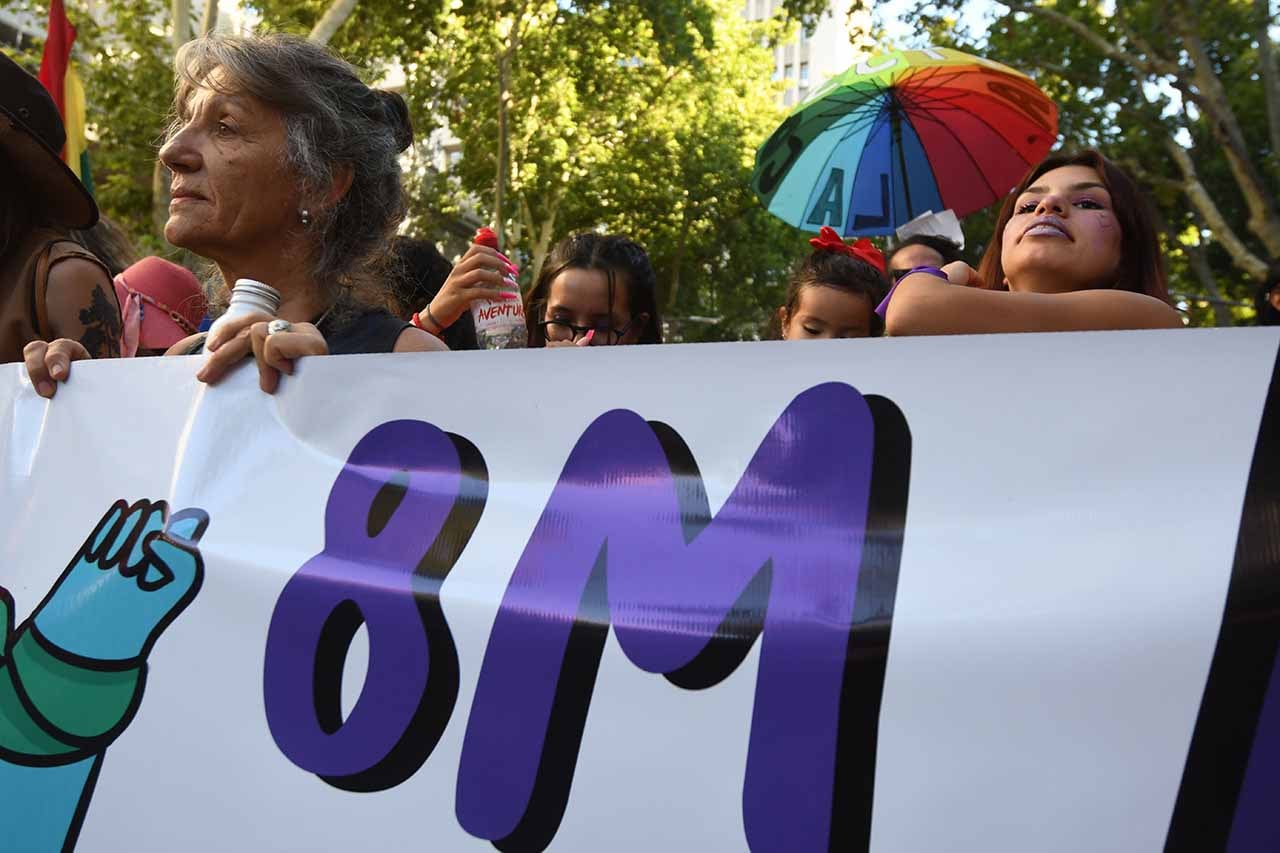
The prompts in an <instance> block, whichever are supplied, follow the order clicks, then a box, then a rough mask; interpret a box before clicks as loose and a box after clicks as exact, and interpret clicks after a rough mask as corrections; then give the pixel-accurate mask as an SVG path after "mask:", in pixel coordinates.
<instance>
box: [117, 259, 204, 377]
mask: <svg viewBox="0 0 1280 853" xmlns="http://www.w3.org/2000/svg"><path fill="white" fill-rule="evenodd" d="M114 283H115V288H116V298H117V299H118V300H119V301H120V315H121V317H122V319H123V321H124V334H123V336H122V339H121V355H123V356H125V357H126V358H132V357H133V356H151V355H164V354H165V352H166V351H167V350H168V349H169V347H171V346H173V345H174V344H176V343H178V342H179V341H181V340H183V339H184V338H187V337H189V336H190V335H194V334H195V333H196V328H197V327H198V326H199V325H200V320H201V318H202V317H204V312H205V309H206V303H205V297H204V290H203V289H202V288H201V287H200V281H199V280H198V279H197V278H196V277H195V274H194V273H192V272H191V270H189V269H187V268H186V267H180V266H178V265H177V264H175V263H171V262H169V261H166V260H164V259H163V258H156V257H150V258H143V259H142V260H140V261H138V262H137V263H136V264H134V265H133V266H131V267H129V268H128V269H127V270H125V271H124V272H122V273H120V274H119V275H117V276H116V277H115V281H114Z"/></svg>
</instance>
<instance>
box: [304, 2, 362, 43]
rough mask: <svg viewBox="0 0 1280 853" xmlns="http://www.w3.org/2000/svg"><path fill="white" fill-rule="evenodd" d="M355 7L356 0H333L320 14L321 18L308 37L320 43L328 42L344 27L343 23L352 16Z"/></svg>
mask: <svg viewBox="0 0 1280 853" xmlns="http://www.w3.org/2000/svg"><path fill="white" fill-rule="evenodd" d="M355 8H356V0H333V2H332V3H330V4H329V8H328V9H325V10H324V14H323V15H321V16H320V20H318V21H316V25H315V26H314V27H312V28H311V32H310V33H309V34H308V35H307V38H308V39H310V40H311V41H314V42H319V43H320V44H328V43H329V40H330V39H332V38H333V36H334V34H335V33H337V32H338V30H340V29H342V25H343V24H345V23H346V22H347V19H348V18H350V17H351V13H352V12H354V11H355Z"/></svg>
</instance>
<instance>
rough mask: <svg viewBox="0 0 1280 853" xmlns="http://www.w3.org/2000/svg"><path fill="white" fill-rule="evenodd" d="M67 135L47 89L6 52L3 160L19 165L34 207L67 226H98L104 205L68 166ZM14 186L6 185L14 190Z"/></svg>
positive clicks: (0, 88)
mask: <svg viewBox="0 0 1280 853" xmlns="http://www.w3.org/2000/svg"><path fill="white" fill-rule="evenodd" d="M66 140H67V132H66V130H65V129H64V128H63V125H62V117H61V116H59V115H58V107H57V106H56V105H55V104H54V103H53V98H50V97H49V93H48V92H46V91H45V89H44V86H42V85H41V84H40V81H39V80H37V79H36V78H35V77H32V76H31V75H30V74H28V73H27V72H26V71H24V70H22V68H21V66H19V65H18V64H17V63H16V62H14V61H13V60H12V59H10V58H9V57H7V56H5V55H4V54H3V53H0V156H3V157H5V158H6V159H7V160H8V161H9V162H10V163H12V164H13V166H14V170H15V171H16V173H17V175H18V177H19V179H20V180H21V182H22V188H21V190H20V191H21V192H23V193H24V194H25V195H26V196H27V198H28V200H29V203H30V204H31V206H33V207H35V208H36V209H38V210H39V211H40V213H41V214H42V215H41V216H37V217H36V219H42V220H47V221H49V222H52V223H53V224H55V225H62V226H64V227H67V228H92V227H93V225H94V224H95V223H96V222H97V221H98V206H97V205H96V204H94V202H93V196H91V195H89V191H88V190H86V189H85V187H84V184H82V183H80V179H79V178H77V177H76V173H75V172H73V171H71V169H69V168H67V164H66V163H64V162H62V155H61V153H60V152H61V151H62V146H63V145H64V144H65V143H66ZM14 189H16V188H14V187H0V192H4V191H10V192H12V191H13V190H14Z"/></svg>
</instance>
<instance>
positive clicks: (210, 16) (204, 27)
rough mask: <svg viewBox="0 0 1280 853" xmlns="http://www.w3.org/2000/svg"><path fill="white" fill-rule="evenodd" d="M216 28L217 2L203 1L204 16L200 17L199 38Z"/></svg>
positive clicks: (214, 0) (215, 0) (213, 0)
mask: <svg viewBox="0 0 1280 853" xmlns="http://www.w3.org/2000/svg"><path fill="white" fill-rule="evenodd" d="M216 26H218V0H204V14H202V15H201V16H200V36H201V38H203V37H204V36H207V35H209V33H211V32H213V29H214V27H216Z"/></svg>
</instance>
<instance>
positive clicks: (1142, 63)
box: [1001, 0, 1182, 77]
mask: <svg viewBox="0 0 1280 853" xmlns="http://www.w3.org/2000/svg"><path fill="white" fill-rule="evenodd" d="M1001 2H1002V3H1003V4H1004V5H1006V6H1008V7H1009V8H1010V9H1013V10H1014V11H1016V12H1026V13H1027V14H1029V15H1039V16H1040V17H1042V18H1044V19H1046V20H1049V21H1052V22H1053V23H1055V24H1057V25H1059V26H1061V27H1066V28H1067V29H1068V30H1070V31H1071V32H1073V33H1074V34H1075V35H1077V36H1079V37H1080V39H1082V40H1083V41H1085V42H1087V43H1088V44H1090V45H1092V46H1093V48H1094V49H1095V50H1097V51H1098V52H1099V53H1101V54H1102V55H1103V56H1106V57H1107V58H1108V59H1114V60H1116V61H1117V62H1123V63H1124V64H1125V65H1128V66H1129V67H1131V68H1137V69H1139V70H1141V71H1145V72H1146V73H1148V74H1155V75H1157V76H1160V75H1172V76H1174V77H1181V76H1182V68H1180V67H1179V66H1178V65H1177V63H1173V62H1170V61H1169V60H1167V59H1164V58H1163V57H1161V56H1159V55H1158V54H1155V53H1153V52H1147V58H1146V59H1143V58H1142V57H1141V56H1139V55H1137V54H1135V53H1130V52H1129V51H1127V50H1125V49H1124V48H1122V47H1120V46H1119V45H1118V44H1115V43H1113V42H1110V41H1108V40H1107V39H1105V38H1104V37H1102V36H1101V35H1099V34H1098V33H1096V32H1094V31H1093V30H1091V29H1089V27H1088V26H1087V25H1086V24H1084V23H1082V22H1081V21H1077V20H1076V19H1075V18H1072V17H1069V16H1067V15H1064V14H1062V13H1061V12H1059V11H1058V10H1057V9H1051V8H1049V7H1048V6H1040V5H1038V4H1035V3H1023V2H1019V0H1001ZM1138 47H1139V49H1143V48H1142V45H1138Z"/></svg>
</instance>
